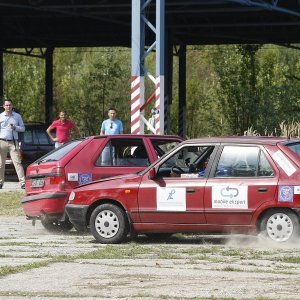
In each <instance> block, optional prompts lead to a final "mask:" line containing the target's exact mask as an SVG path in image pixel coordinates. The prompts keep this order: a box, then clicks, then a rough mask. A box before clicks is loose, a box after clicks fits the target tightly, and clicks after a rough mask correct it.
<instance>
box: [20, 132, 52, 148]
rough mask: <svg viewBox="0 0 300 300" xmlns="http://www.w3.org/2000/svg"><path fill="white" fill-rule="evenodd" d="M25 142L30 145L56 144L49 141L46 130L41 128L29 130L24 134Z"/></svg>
mask: <svg viewBox="0 0 300 300" xmlns="http://www.w3.org/2000/svg"><path fill="white" fill-rule="evenodd" d="M23 142H24V143H25V144H30V145H49V144H54V142H52V141H51V140H49V138H48V136H47V133H46V132H45V130H43V129H41V128H35V129H28V130H26V131H25V132H24V138H23Z"/></svg>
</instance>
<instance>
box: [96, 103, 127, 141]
mask: <svg viewBox="0 0 300 300" xmlns="http://www.w3.org/2000/svg"><path fill="white" fill-rule="evenodd" d="M108 117H109V119H107V120H105V121H103V122H102V125H101V129H100V135H114V134H122V133H123V124H122V121H120V120H119V119H117V111H116V109H115V108H114V107H111V108H110V109H109V110H108Z"/></svg>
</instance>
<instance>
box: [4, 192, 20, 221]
mask: <svg viewBox="0 0 300 300" xmlns="http://www.w3.org/2000/svg"><path fill="white" fill-rule="evenodd" d="M23 197H24V193H21V192H3V193H0V216H22V215H24V213H23V209H22V206H21V203H20V199H22V198H23Z"/></svg>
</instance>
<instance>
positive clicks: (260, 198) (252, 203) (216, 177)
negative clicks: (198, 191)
mask: <svg viewBox="0 0 300 300" xmlns="http://www.w3.org/2000/svg"><path fill="white" fill-rule="evenodd" d="M277 183H278V175H277V174H276V166H275V165H274V163H273V162H272V160H271V159H270V157H269V155H268V153H267V152H265V150H264V148H263V147H262V146H259V145H224V146H223V147H221V149H220V150H219V153H218V159H216V161H215V162H214V166H213V168H212V170H211V174H210V176H209V178H208V180H207V185H206V188H205V196H204V207H205V216H206V220H207V223H208V224H216V225H239V224H240V225H247V224H250V223H251V219H252V217H253V214H254V213H255V212H256V210H257V209H259V207H261V206H263V205H266V203H268V202H272V201H274V197H275V192H276V188H277Z"/></svg>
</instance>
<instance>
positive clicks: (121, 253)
mask: <svg viewBox="0 0 300 300" xmlns="http://www.w3.org/2000/svg"><path fill="white" fill-rule="evenodd" d="M152 252H153V248H150V247H144V246H143V247H142V246H139V245H135V244H133V243H132V244H128V245H122V246H120V245H108V246H106V247H104V248H101V249H97V250H95V251H92V252H89V253H84V254H79V255H78V256H77V258H82V259H121V258H135V257H136V256H137V255H143V254H147V253H152Z"/></svg>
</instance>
